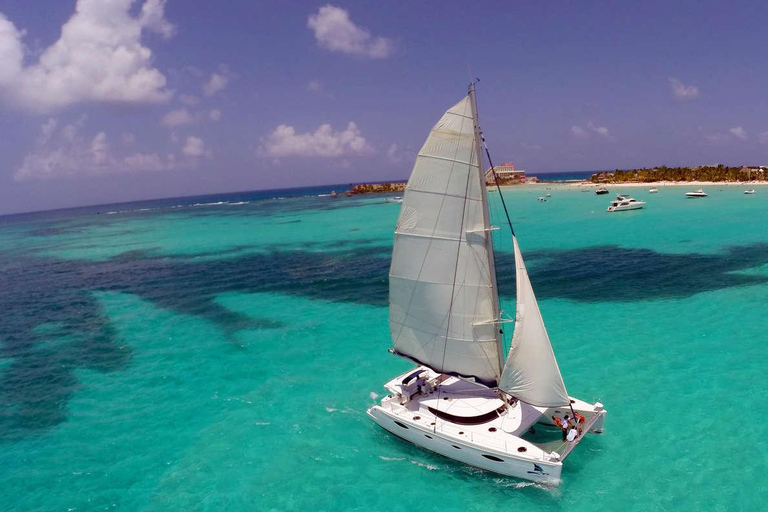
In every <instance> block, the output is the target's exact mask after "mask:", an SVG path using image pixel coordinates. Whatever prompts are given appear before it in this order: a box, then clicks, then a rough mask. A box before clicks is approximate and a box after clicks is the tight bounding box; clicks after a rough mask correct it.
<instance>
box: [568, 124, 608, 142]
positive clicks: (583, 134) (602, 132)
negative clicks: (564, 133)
mask: <svg viewBox="0 0 768 512" xmlns="http://www.w3.org/2000/svg"><path fill="white" fill-rule="evenodd" d="M590 132H591V133H596V134H597V135H599V136H601V137H603V138H606V139H607V138H609V137H610V136H611V132H610V131H609V130H608V128H606V127H605V126H596V125H595V124H594V123H593V122H592V121H589V122H588V123H587V126H586V128H584V127H582V126H575V125H574V126H571V135H573V136H574V137H576V138H577V139H588V138H589V136H590Z"/></svg>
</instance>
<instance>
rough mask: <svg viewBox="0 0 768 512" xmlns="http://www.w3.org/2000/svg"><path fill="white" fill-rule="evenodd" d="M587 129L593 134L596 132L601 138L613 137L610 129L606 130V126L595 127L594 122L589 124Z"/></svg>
mask: <svg viewBox="0 0 768 512" xmlns="http://www.w3.org/2000/svg"><path fill="white" fill-rule="evenodd" d="M587 129H588V130H589V131H591V132H594V133H596V134H598V135H600V136H601V137H609V136H610V135H611V134H610V132H609V131H608V128H606V127H605V126H595V125H594V124H592V121H590V122H588V123H587Z"/></svg>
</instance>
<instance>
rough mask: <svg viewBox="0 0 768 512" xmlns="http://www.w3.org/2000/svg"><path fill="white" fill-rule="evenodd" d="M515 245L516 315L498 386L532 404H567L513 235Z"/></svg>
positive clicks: (537, 306)
mask: <svg viewBox="0 0 768 512" xmlns="http://www.w3.org/2000/svg"><path fill="white" fill-rule="evenodd" d="M512 245H513V246H514V251H515V274H516V278H517V296H516V301H517V312H516V315H515V316H516V319H515V331H514V334H512V344H511V346H510V348H509V355H508V356H507V361H506V362H505V364H504V372H503V373H502V375H501V382H500V383H499V387H500V388H501V389H502V390H504V391H506V392H507V393H509V394H510V395H512V396H514V397H516V398H518V399H520V400H522V401H523V402H526V403H529V404H531V405H539V406H546V407H553V406H561V405H562V406H565V405H568V404H569V403H570V402H569V400H570V399H569V398H568V392H567V391H566V390H565V383H564V382H563V376H562V375H561V374H560V368H559V367H558V366H557V359H555V354H554V352H552V345H551V343H550V341H549V335H548V334H547V329H546V327H544V320H543V319H542V317H541V311H540V310H539V304H538V303H537V302H536V296H535V295H534V294H533V287H531V280H530V279H529V278H528V271H527V270H526V269H525V262H524V261H523V255H522V253H521V252H520V246H519V245H518V244H517V237H516V236H514V234H513V235H512Z"/></svg>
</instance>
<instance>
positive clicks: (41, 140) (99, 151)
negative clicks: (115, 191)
mask: <svg viewBox="0 0 768 512" xmlns="http://www.w3.org/2000/svg"><path fill="white" fill-rule="evenodd" d="M84 121H85V118H81V119H80V120H79V121H77V122H75V123H71V124H68V125H66V126H64V127H62V128H61V129H60V130H59V129H57V127H58V122H57V121H56V120H55V119H49V120H47V121H46V122H45V123H43V125H42V126H41V127H40V135H39V137H38V139H37V145H36V148H35V150H34V151H33V152H32V153H30V154H29V155H27V156H26V157H25V158H24V161H23V162H22V165H21V167H19V168H18V169H17V170H16V173H15V175H14V179H15V180H16V181H29V180H49V179H57V178H67V177H74V176H103V175H110V174H119V173H130V172H142V171H166V170H171V169H174V168H176V166H177V163H176V159H175V156H174V155H166V156H160V155H158V154H157V153H140V152H137V153H129V154H125V153H121V152H120V151H119V150H117V151H116V150H114V149H113V148H112V146H111V145H110V143H109V139H108V137H107V134H106V133H105V132H103V131H100V132H98V133H96V135H93V136H91V135H85V134H83V133H82V131H83V130H82V128H83V124H84ZM131 135H132V134H131ZM123 140H124V141H125V137H124V138H123Z"/></svg>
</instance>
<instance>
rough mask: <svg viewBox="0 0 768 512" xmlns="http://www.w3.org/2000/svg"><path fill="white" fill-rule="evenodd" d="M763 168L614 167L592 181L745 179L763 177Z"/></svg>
mask: <svg viewBox="0 0 768 512" xmlns="http://www.w3.org/2000/svg"><path fill="white" fill-rule="evenodd" d="M765 171H766V169H765V168H757V169H753V168H747V167H727V166H725V165H722V164H720V165H708V166H706V165H705V166H701V167H667V166H665V165H663V166H661V167H654V168H652V169H629V170H620V169H616V170H615V171H613V172H610V171H603V172H598V173H595V174H593V175H592V176H591V177H590V181H592V182H593V183H627V182H634V183H645V182H652V181H746V180H747V179H753V180H762V179H765V174H766V172H765Z"/></svg>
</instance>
